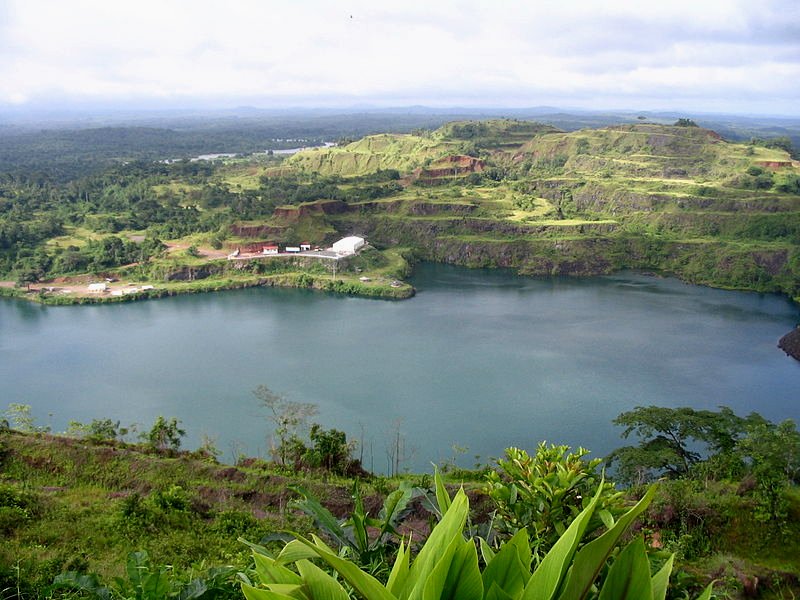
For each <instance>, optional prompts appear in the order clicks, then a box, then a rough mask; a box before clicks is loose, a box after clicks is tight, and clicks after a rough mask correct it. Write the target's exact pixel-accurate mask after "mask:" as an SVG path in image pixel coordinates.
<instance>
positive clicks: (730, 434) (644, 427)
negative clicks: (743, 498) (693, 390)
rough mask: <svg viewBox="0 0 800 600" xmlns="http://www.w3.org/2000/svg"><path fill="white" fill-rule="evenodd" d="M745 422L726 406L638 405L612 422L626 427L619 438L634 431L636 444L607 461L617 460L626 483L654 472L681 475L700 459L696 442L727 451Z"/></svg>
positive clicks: (732, 445)
mask: <svg viewBox="0 0 800 600" xmlns="http://www.w3.org/2000/svg"><path fill="white" fill-rule="evenodd" d="M744 422H745V420H744V419H742V418H741V417H737V416H736V415H735V414H733V411H731V410H730V409H729V408H725V407H723V409H722V410H721V412H719V413H716V412H713V411H707V410H695V409H693V408H688V407H683V408H665V407H660V406H646V407H645V406H638V407H636V408H635V409H633V410H631V411H628V412H624V413H622V414H621V415H619V416H618V417H617V418H616V419H614V423H615V424H616V425H622V426H624V427H625V430H624V431H623V432H622V434H621V437H623V438H625V439H627V438H628V436H629V435H630V434H631V433H634V434H636V436H637V437H638V438H639V440H640V441H639V445H638V446H625V447H623V448H619V449H617V450H615V451H614V452H612V453H611V454H610V455H609V456H608V459H607V461H608V462H609V463H614V462H616V463H618V465H619V466H618V473H619V476H620V478H621V479H623V480H626V481H628V482H639V483H641V482H643V481H647V480H649V479H651V478H652V477H653V476H654V475H668V476H670V477H681V476H684V475H686V474H688V473H689V470H690V469H691V468H692V466H693V465H695V464H696V463H697V462H699V461H700V459H701V458H702V454H701V453H700V452H698V451H697V449H698V444H697V442H702V443H704V444H705V445H706V446H707V447H708V448H710V449H711V450H713V451H716V452H721V451H725V450H730V449H732V448H733V447H734V446H735V444H736V441H737V439H738V438H739V437H741V436H742V435H743V434H744Z"/></svg>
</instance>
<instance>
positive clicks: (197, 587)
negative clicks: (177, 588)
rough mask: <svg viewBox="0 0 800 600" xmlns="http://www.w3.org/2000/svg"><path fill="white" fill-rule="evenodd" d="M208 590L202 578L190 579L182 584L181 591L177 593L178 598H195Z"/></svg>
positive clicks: (191, 599) (193, 599)
mask: <svg viewBox="0 0 800 600" xmlns="http://www.w3.org/2000/svg"><path fill="white" fill-rule="evenodd" d="M207 591H208V586H207V585H206V582H205V581H204V580H203V579H199V578H198V579H192V580H191V581H190V582H189V583H187V584H186V585H185V586H183V589H181V593H180V594H178V600H196V599H197V598H200V597H201V596H202V595H203V594H205V593H206V592H207Z"/></svg>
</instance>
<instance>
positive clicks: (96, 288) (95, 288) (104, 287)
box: [89, 282, 108, 294]
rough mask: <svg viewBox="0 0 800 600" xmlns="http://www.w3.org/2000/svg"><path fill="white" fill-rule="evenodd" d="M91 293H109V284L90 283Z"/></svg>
mask: <svg viewBox="0 0 800 600" xmlns="http://www.w3.org/2000/svg"><path fill="white" fill-rule="evenodd" d="M89 291H90V292H94V293H96V294H99V293H101V292H105V291H108V284H107V283H106V282H102V283H90V284H89Z"/></svg>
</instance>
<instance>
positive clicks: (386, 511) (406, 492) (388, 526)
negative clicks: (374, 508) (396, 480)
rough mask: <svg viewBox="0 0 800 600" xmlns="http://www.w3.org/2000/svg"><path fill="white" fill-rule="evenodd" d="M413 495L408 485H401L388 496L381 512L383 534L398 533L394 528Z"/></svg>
mask: <svg viewBox="0 0 800 600" xmlns="http://www.w3.org/2000/svg"><path fill="white" fill-rule="evenodd" d="M411 497H412V490H411V488H410V487H408V486H407V485H403V486H401V487H400V488H398V489H396V490H395V491H393V492H392V493H391V494H389V495H388V496H387V497H386V500H384V501H383V508H382V509H381V512H380V525H379V527H380V529H381V535H382V534H384V533H388V532H390V533H396V531H395V529H394V525H395V522H396V521H397V519H398V518H399V517H400V514H401V513H402V512H403V511H404V510H405V508H406V506H408V503H409V502H410V501H411Z"/></svg>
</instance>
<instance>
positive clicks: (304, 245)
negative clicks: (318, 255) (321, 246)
mask: <svg viewBox="0 0 800 600" xmlns="http://www.w3.org/2000/svg"><path fill="white" fill-rule="evenodd" d="M309 250H311V244H309V243H308V242H303V243H302V244H300V251H301V252H308V251H309Z"/></svg>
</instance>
